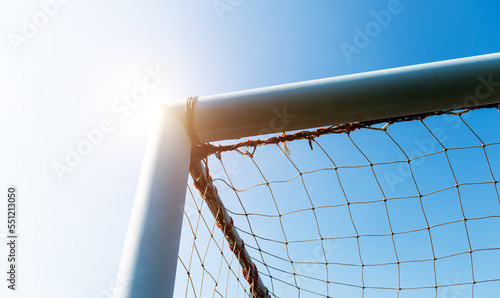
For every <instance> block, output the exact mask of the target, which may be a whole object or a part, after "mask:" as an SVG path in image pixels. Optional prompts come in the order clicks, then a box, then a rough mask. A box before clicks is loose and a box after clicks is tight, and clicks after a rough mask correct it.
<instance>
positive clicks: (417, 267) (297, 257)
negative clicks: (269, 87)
mask: <svg viewBox="0 0 500 298" xmlns="http://www.w3.org/2000/svg"><path fill="white" fill-rule="evenodd" d="M190 105H191V108H192V107H193V106H194V102H191V104H190ZM498 110H499V107H498V105H488V106H481V107H474V108H469V109H464V110H453V111H451V110H450V111H439V112H433V113H427V114H420V115H413V116H404V117H399V118H391V119H383V120H377V121H367V122H362V123H350V124H342V125H334V126H330V127H326V128H318V129H315V130H311V131H300V132H295V133H290V134H285V133H283V134H281V135H276V136H272V137H270V138H267V139H263V140H260V139H254V140H248V141H244V142H238V143H228V142H223V143H221V144H220V145H213V144H199V143H197V144H196V145H195V147H194V148H193V157H192V162H191V174H192V178H191V182H190V183H192V184H194V185H195V189H197V190H198V192H199V193H200V196H197V195H196V194H195V193H194V192H193V190H192V189H191V187H189V191H188V198H190V199H189V200H188V201H187V203H186V208H185V210H184V214H185V221H184V225H183V234H182V235H183V236H182V240H181V249H180V255H179V264H180V265H179V266H178V274H177V276H178V278H177V279H178V281H177V282H176V283H182V284H185V287H184V289H183V290H182V291H181V290H179V289H176V293H177V294H176V297H177V296H179V297H181V296H184V297H252V296H253V297H268V296H272V297H436V298H437V297H440V298H441V297H488V296H491V295H492V294H491V293H498V291H499V290H500V274H499V272H500V270H498V266H500V237H498V231H499V230H500V196H499V192H498V177H499V176H500V134H499V132H498V129H497V128H498V127H499V125H500V115H499V113H498ZM313 154H314V155H313ZM221 232H222V233H221ZM240 241H241V242H240ZM243 243H244V244H243ZM240 272H242V273H240ZM267 291H269V292H267Z"/></svg>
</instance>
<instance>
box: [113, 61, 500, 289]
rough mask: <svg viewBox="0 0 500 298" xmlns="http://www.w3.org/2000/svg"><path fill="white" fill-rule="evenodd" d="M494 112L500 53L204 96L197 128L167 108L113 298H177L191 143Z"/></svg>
mask: <svg viewBox="0 0 500 298" xmlns="http://www.w3.org/2000/svg"><path fill="white" fill-rule="evenodd" d="M496 103H500V53H496V54H489V55H482V56H476V57H470V58H462V59H455V60H449V61H443V62H435V63H427V64H422V65H415V66H408V67H400V68H395V69H388V70H380V71H373V72H367V73H361V74H354V75H346V76H341V77H334V78H327V79H320V80H314V81H307V82H300V83H293V84H286V85H280V86H274V87H266V88H259V89H253V90H247V91H240V92H233V93H226V94H220V95H213V96H204V97H200V98H198V100H197V103H196V105H195V107H194V109H193V110H192V111H191V112H192V117H193V119H192V123H190V124H188V120H187V116H186V110H185V102H178V103H174V104H172V105H169V106H168V107H166V108H162V109H161V110H160V111H159V112H158V114H159V115H158V117H157V121H156V123H155V124H154V127H153V130H152V132H151V135H150V138H149V141H148V145H147V149H146V153H145V157H144V163H143V167H142V170H141V175H140V180H139V183H138V188H137V193H136V196H135V200H134V205H133V209H132V214H131V219H130V223H129V227H128V232H127V236H126V240H125V246H124V250H123V254H122V259H121V264H120V275H121V276H123V277H126V278H128V280H130V282H129V283H128V284H127V285H122V284H120V285H117V286H116V288H115V292H114V297H115V298H118V297H172V295H173V291H174V284H175V273H176V266H177V255H178V250H179V239H180V233H181V226H182V216H183V209H184V199H185V196H186V183H187V179H188V174H189V164H190V155H191V139H190V133H191V134H192V133H194V134H196V136H197V137H198V138H199V140H200V141H201V142H212V141H220V140H228V139H237V138H242V137H249V136H256V135H262V134H268V133H281V132H288V131H295V130H303V129H309V128H316V127H321V126H329V125H333V124H342V123H351V122H360V121H368V120H378V119H387V118H391V117H397V116H406V115H415V114H421V113H427V112H434V111H442V110H450V109H461V108H468V107H474V106H479V105H487V104H496ZM287 115H293V117H290V118H287ZM273 119H274V120H273ZM283 120H285V121H283ZM273 126H274V127H273ZM188 127H190V128H188ZM270 128H271V129H270ZM189 130H191V131H189Z"/></svg>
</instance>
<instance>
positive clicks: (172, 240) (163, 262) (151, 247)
mask: <svg viewBox="0 0 500 298" xmlns="http://www.w3.org/2000/svg"><path fill="white" fill-rule="evenodd" d="M190 153H191V142H190V139H189V137H188V134H187V132H186V129H185V127H184V126H183V124H182V121H180V120H179V119H178V118H177V117H176V116H175V115H173V114H172V113H171V112H170V111H169V110H167V109H165V108H161V111H159V115H158V117H157V121H156V123H155V124H154V127H153V130H152V132H151V135H150V137H149V141H148V145H147V148H146V154H145V157H144V162H143V166H142V169H141V175H140V178H139V184H138V187H137V193H136V196H135V200H134V204H133V208H132V214H131V219H130V223H129V227H128V231H127V236H126V240H125V247H124V250H123V254H122V259H121V264H120V270H119V276H118V278H117V282H116V285H115V289H114V294H113V297H114V298H125V297H126V298H132V297H133V298H142V297H148V298H155V297H158V298H160V297H161V298H164V297H172V296H173V291H174V283H175V272H176V266H177V256H178V251H179V240H180V234H181V226H182V217H183V210H184V200H185V195H186V185H187V178H188V174H189V162H190Z"/></svg>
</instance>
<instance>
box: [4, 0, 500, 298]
mask: <svg viewBox="0 0 500 298" xmlns="http://www.w3.org/2000/svg"><path fill="white" fill-rule="evenodd" d="M63 2H67V3H65V4H63ZM220 2H222V3H223V4H224V3H225V4H227V5H230V4H228V3H229V2H230V3H233V5H232V6H230V7H229V8H228V6H223V7H226V9H228V10H227V11H225V12H222V13H221V12H220V11H219V12H218V11H217V9H216V8H215V6H214V2H213V1H211V0H189V1H182V2H181V1H152V0H146V1H117V0H112V1H107V2H105V3H102V1H76V0H71V1H60V2H54V1H49V0H42V1H40V2H39V1H32V0H30V1H23V2H22V3H14V2H12V1H3V2H2V3H1V4H0V36H1V38H0V87H1V88H2V93H3V99H2V102H3V104H4V107H7V108H5V109H2V111H1V112H0V119H1V121H2V125H1V126H0V136H1V137H2V138H3V143H2V144H3V146H1V147H0V152H1V154H0V160H1V162H0V165H1V168H2V170H1V171H0V180H1V181H2V185H3V187H6V186H7V185H11V184H14V185H17V186H18V187H19V196H20V200H21V202H20V204H19V208H20V210H19V221H20V223H19V231H18V232H19V234H20V237H21V238H20V245H19V257H20V260H19V266H20V276H19V291H17V292H16V293H12V292H9V291H7V290H6V287H5V286H4V285H2V286H0V296H2V297H45V296H47V297H48V296H50V297H82V298H87V297H108V296H106V295H107V294H108V292H109V289H110V284H113V283H114V280H115V279H116V276H115V272H116V271H117V269H118V266H119V261H120V257H121V250H122V248H123V242H124V239H125V233H126V229H127V224H128V219H129V215H130V210H131V206H132V202H133V198H134V193H135V188H136V185H137V180H138V176H139V171H140V166H141V162H142V157H143V153H144V148H145V143H146V139H147V132H148V127H149V123H150V117H149V115H150V114H151V113H152V111H153V110H154V109H155V108H156V107H157V104H158V103H159V102H165V101H174V100H184V99H185V98H186V97H187V96H193V95H200V96H201V95H209V94H217V93H222V92H230V91H236V90H242V89H249V88H256V87H264V86H271V85H277V84H283V83H291V82H298V81H304V80H311V79H318V78H324V77H331V76H338V75H344V74H352V73H358V72H364V71H370V70H377V69H384V68H391V67H398V66H405V65H412V64H417V63H424V62H432V61H439V60H446V59H452V58H460V57H467V56H474V55H480V54H487V53H494V52H498V51H499V49H500V36H499V35H498V32H497V28H499V25H500V20H499V18H498V8H499V6H500V4H498V2H497V1H481V2H472V1H432V2H431V1H417V0H413V1H410V0H401V1H389V0H383V1H325V0H322V1H314V2H310V1H295V2H293V3H290V1H275V2H271V3H269V2H268V1H267V2H266V1H249V0H241V1H232V2H231V1H227V0H221V1H220ZM40 3H42V4H40ZM47 3H48V4H47ZM215 3H217V2H215ZM219 5H220V4H219ZM44 9H45V10H44ZM381 10H386V11H389V15H390V19H386V20H387V21H386V22H385V26H384V25H383V24H382V25H381V24H380V22H379V23H378V24H379V25H378V27H377V25H373V24H374V23H373V22H374V21H376V19H375V17H374V16H373V13H372V11H373V12H375V14H377V15H380V11H381ZM45 11H47V12H45ZM390 11H392V12H390ZM35 23H36V24H38V25H36V24H35ZM367 26H368V28H369V29H368V30H373V31H370V34H371V36H369V34H368V33H367V32H366V31H367V30H366V28H367ZM370 26H372V27H370ZM373 26H375V27H373ZM356 28H359V30H361V31H362V32H364V34H366V36H365V38H362V37H359V36H358V32H359V30H358V29H356ZM370 28H371V29H370ZM377 28H379V29H377ZM360 38H361V39H360ZM356 41H358V44H356ZM343 43H344V44H349V45H351V46H356V47H357V51H355V52H354V53H352V54H350V55H346V53H345V52H343V51H342V48H341V45H342V44H343ZM359 45H362V47H361V46H359ZM351 50H352V48H351ZM145 82H146V83H145ZM145 84H146V85H145ZM141 86H142V87H144V86H148V88H149V89H147V93H146V94H142V95H140V96H139V95H137V94H135V95H134V92H135V91H136V90H139V89H138V88H140V87H141ZM134 96H136V97H134ZM130 98H132V100H131V99H130ZM97 129H99V130H100V131H101V133H99V132H96V130H97ZM86 135H93V136H94V143H92V146H90V147H87V148H83V147H84V145H82V142H83V141H85V140H87V137H86ZM99 136H102V137H99ZM78 146H83V147H81V148H80V149H82V150H86V151H85V152H86V154H85V156H80V158H78V157H74V156H73V155H72V153H71V152H72V150H77V149H78ZM0 212H1V214H5V213H6V205H5V204H0ZM2 218H4V215H1V216H0V220H1V219H2ZM0 233H1V234H2V235H3V234H5V233H6V227H5V226H4V225H3V226H0ZM6 252H7V251H6V248H5V247H4V246H3V247H1V248H0V255H1V256H5V255H6ZM6 265H7V262H6V259H5V258H4V257H0V268H5V266H6ZM450 297H451V296H450Z"/></svg>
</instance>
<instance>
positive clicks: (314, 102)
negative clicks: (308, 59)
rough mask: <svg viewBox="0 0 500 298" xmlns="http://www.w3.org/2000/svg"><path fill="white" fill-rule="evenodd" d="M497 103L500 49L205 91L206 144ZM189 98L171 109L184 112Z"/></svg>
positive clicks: (199, 123) (197, 119) (199, 111)
mask: <svg viewBox="0 0 500 298" xmlns="http://www.w3.org/2000/svg"><path fill="white" fill-rule="evenodd" d="M499 101H500V53H496V54H489V55H482V56H476V57H469V58H461V59H454V60H448V61H441V62H433V63H426V64H421V65H413V66H405V67H399V68H393V69H386V70H378V71H372V72H366V73H360V74H353V75H346V76H340V77H334V78H326V79H320V80H314V81H307V82H299V83H292V84H286V85H279V86H272V87H265V88H259V89H253V90H245V91H238V92H232V93H226V94H218V95H211V96H202V97H199V98H198V102H197V103H196V106H195V108H194V115H193V118H194V121H193V126H194V129H195V131H196V134H197V136H198V137H199V139H200V141H201V142H210V141H219V140H227V139H236V138H241V137H246V136H255V135H262V134H268V133H281V132H286V131H291V130H302V129H308V128H313V127H320V126H328V125H333V124H341V123H350V122H358V121H368V120H378V119H384V118H389V117H397V116H402V115H412V114H419V113H427V112H433V111H439V110H446V109H458V108H464V107H470V106H476V105H484V104H489V103H497V102H499ZM184 105H185V103H184V102H179V103H178V104H172V105H171V107H170V109H172V110H174V111H180V113H184Z"/></svg>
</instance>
